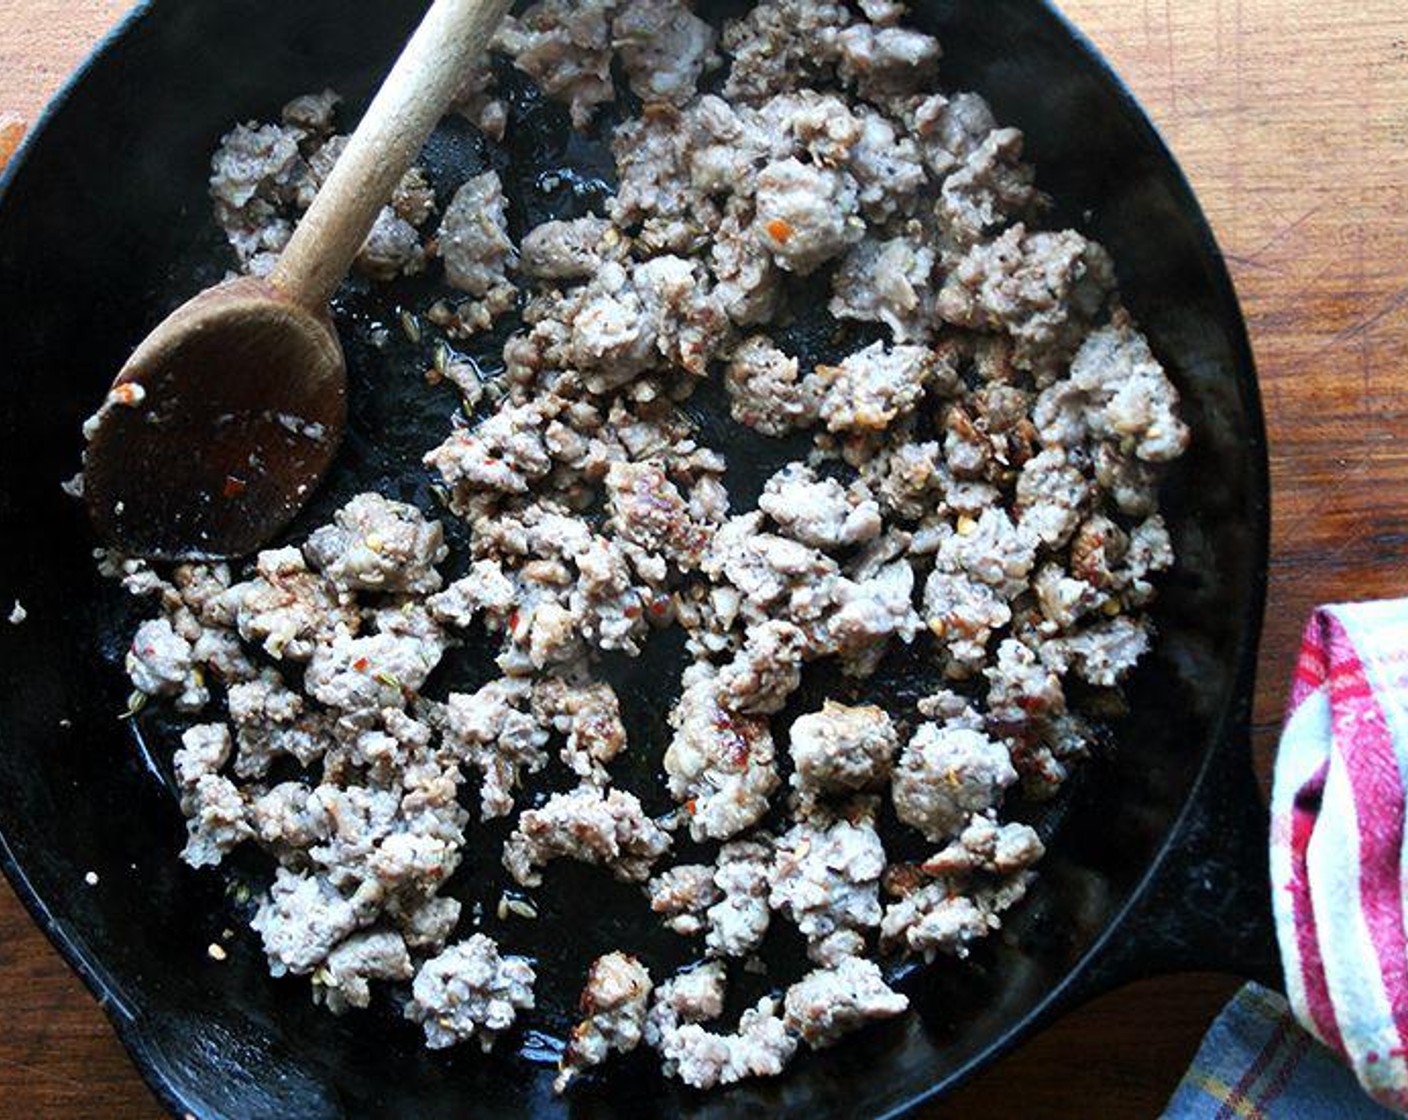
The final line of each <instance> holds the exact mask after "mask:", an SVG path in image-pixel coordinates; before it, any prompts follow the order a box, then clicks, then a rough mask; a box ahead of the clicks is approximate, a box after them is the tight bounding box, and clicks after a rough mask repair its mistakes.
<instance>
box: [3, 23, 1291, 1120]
mask: <svg viewBox="0 0 1408 1120" xmlns="http://www.w3.org/2000/svg"><path fill="white" fill-rule="evenodd" d="M1037 3H1038V5H1039V7H1040V8H1041V10H1042V13H1043V14H1044V16H1045V17H1046V18H1047V19H1050V20H1052V21H1054V22H1055V24H1056V26H1057V30H1059V31H1060V32H1061V33H1062V34H1063V35H1065V36H1066V37H1067V38H1068V39H1069V40H1070V41H1071V43H1072V45H1073V46H1074V47H1075V48H1076V50H1077V52H1078V54H1079V55H1080V57H1081V61H1082V63H1083V64H1084V65H1085V66H1087V67H1089V68H1090V74H1091V77H1092V78H1094V79H1095V80H1096V81H1097V82H1098V83H1099V84H1100V85H1101V86H1102V87H1103V88H1104V90H1105V92H1106V93H1108V94H1109V95H1110V96H1111V97H1113V99H1114V102H1115V104H1116V106H1117V107H1118V109H1119V111H1120V112H1121V114H1122V115H1123V116H1125V118H1126V119H1127V120H1128V121H1129V122H1130V123H1131V124H1132V126H1133V127H1134V129H1135V131H1136V132H1137V134H1138V135H1139V136H1140V138H1141V139H1142V140H1143V141H1144V142H1145V143H1146V144H1147V145H1148V148H1149V153H1150V155H1151V156H1152V157H1153V158H1154V159H1155V160H1156V161H1157V163H1158V164H1159V166H1160V169H1161V177H1162V178H1164V179H1165V181H1166V182H1167V183H1168V185H1169V188H1170V192H1171V195H1172V197H1173V199H1174V201H1175V202H1176V203H1177V204H1178V205H1179V207H1180V208H1181V209H1182V210H1183V211H1184V212H1185V214H1186V215H1187V216H1188V217H1189V218H1190V219H1191V220H1192V225H1193V229H1194V232H1195V234H1196V237H1197V241H1198V243H1199V245H1198V247H1199V250H1200V253H1201V256H1202V257H1203V259H1204V260H1205V261H1206V262H1207V264H1208V279H1209V281H1210V284H1211V289H1212V290H1211V293H1210V294H1211V295H1212V296H1213V298H1214V300H1215V302H1216V304H1217V305H1218V308H1219V311H1220V317H1221V318H1222V319H1223V320H1224V324H1225V327H1226V328H1227V331H1228V340H1229V342H1230V344H1231V349H1232V351H1233V364H1234V366H1235V369H1234V370H1233V373H1234V376H1235V378H1236V382H1237V390H1238V395H1239V396H1240V398H1241V400H1242V404H1243V406H1244V408H1245V410H1246V414H1247V416H1246V419H1247V427H1248V433H1247V434H1248V436H1249V439H1250V445H1249V446H1248V448H1247V466H1248V467H1249V477H1248V479H1247V485H1248V493H1249V496H1250V498H1251V500H1252V503H1253V506H1254V514H1255V516H1254V523H1253V524H1252V525H1250V526H1249V530H1250V532H1251V535H1252V538H1253V541H1254V548H1255V557H1254V560H1255V563H1254V565H1253V566H1252V568H1251V571H1252V573H1253V574H1252V578H1251V585H1250V587H1249V588H1248V590H1249V591H1250V595H1249V598H1248V603H1247V607H1246V610H1245V613H1244V617H1243V618H1242V620H1241V637H1240V641H1239V648H1238V651H1237V654H1236V657H1235V659H1234V669H1235V673H1234V681H1233V687H1232V689H1231V690H1230V693H1229V698H1228V703H1227V704H1226V706H1225V707H1224V709H1223V711H1222V713H1221V715H1220V717H1219V719H1218V720H1217V725H1216V729H1215V731H1214V733H1213V735H1212V736H1211V737H1210V739H1209V740H1208V741H1207V742H1206V743H1205V744H1204V746H1203V752H1202V759H1201V762H1200V764H1199V767H1198V770H1197V773H1196V774H1195V775H1194V777H1193V780H1192V782H1191V784H1190V786H1189V788H1188V792H1187V794H1186V796H1185V797H1184V800H1183V803H1182V806H1181V807H1180V809H1179V811H1178V813H1177V814H1176V816H1175V818H1174V819H1173V820H1172V821H1171V822H1170V825H1169V829H1168V833H1167V835H1166V837H1165V838H1164V841H1163V843H1162V845H1161V846H1160V847H1159V849H1158V851H1157V852H1156V853H1155V855H1154V856H1153V858H1152V859H1151V860H1150V862H1149V865H1148V867H1147V869H1146V870H1145V871H1144V873H1143V874H1142V875H1141V877H1140V878H1139V881H1138V882H1137V883H1136V884H1135V886H1134V887H1133V888H1132V889H1131V890H1130V892H1129V895H1128V897H1127V898H1126V899H1125V901H1124V903H1123V904H1122V905H1121V906H1120V907H1119V908H1118V909H1117V910H1116V911H1115V913H1114V914H1113V915H1112V916H1111V917H1110V919H1109V920H1108V922H1107V923H1106V925H1105V928H1104V929H1103V930H1102V931H1101V932H1100V934H1099V935H1098V936H1097V937H1096V938H1095V939H1094V940H1093V941H1092V942H1091V943H1090V945H1089V946H1087V947H1086V949H1085V951H1084V953H1083V954H1082V956H1081V958H1080V960H1079V961H1077V963H1076V964H1075V965H1074V966H1073V967H1072V968H1071V969H1070V971H1069V972H1067V974H1066V975H1065V976H1064V977H1063V978H1062V980H1061V981H1060V982H1059V983H1058V984H1056V985H1054V986H1053V987H1052V988H1051V989H1050V990H1049V991H1048V992H1047V993H1046V994H1045V995H1044V996H1043V997H1042V998H1041V1000H1040V1001H1039V1002H1038V1003H1037V1004H1036V1006H1034V1007H1033V1008H1031V1009H1030V1010H1029V1011H1028V1012H1027V1014H1025V1015H1023V1016H1022V1017H1021V1018H1019V1019H1018V1020H1017V1021H1016V1022H1014V1023H1013V1024H1012V1025H1011V1026H1010V1027H1009V1028H1008V1029H1007V1030H1006V1031H1004V1032H1003V1033H1002V1034H1001V1035H1000V1036H998V1037H997V1038H996V1039H994V1040H993V1041H992V1042H991V1043H990V1044H989V1045H988V1046H987V1047H986V1048H984V1049H983V1050H982V1051H980V1052H979V1053H977V1054H975V1055H974V1056H973V1057H972V1058H970V1059H969V1061H968V1062H966V1063H965V1064H964V1065H963V1066H962V1067H960V1068H958V1069H956V1070H954V1071H953V1072H952V1073H950V1074H948V1075H947V1076H944V1077H941V1078H939V1079H937V1080H935V1081H934V1082H933V1083H932V1084H931V1085H929V1086H928V1087H927V1088H925V1089H924V1090H923V1091H921V1092H919V1093H916V1094H915V1095H914V1096H912V1097H910V1098H909V1099H908V1100H906V1101H904V1102H902V1103H900V1104H898V1105H896V1106H895V1107H893V1108H891V1109H890V1110H889V1111H887V1112H885V1113H882V1114H880V1116H881V1117H882V1118H883V1120H890V1118H897V1117H901V1116H905V1115H908V1114H910V1113H912V1112H913V1111H914V1110H915V1109H916V1108H918V1107H920V1106H921V1105H923V1104H925V1103H928V1102H930V1101H933V1100H935V1099H936V1098H938V1097H940V1096H942V1095H943V1094H945V1093H947V1092H949V1091H951V1090H953V1089H954V1088H956V1087H957V1086H959V1085H960V1084H962V1083H963V1082H964V1081H966V1080H968V1079H969V1078H971V1077H972V1076H974V1075H975V1074H977V1073H978V1072H979V1071H980V1070H983V1069H986V1068H987V1067H989V1066H991V1065H992V1064H993V1063H994V1062H995V1061H997V1060H998V1059H999V1058H1001V1057H1002V1056H1004V1055H1005V1054H1007V1053H1008V1052H1010V1051H1011V1050H1012V1049H1013V1048H1014V1047H1015V1046H1016V1045H1017V1044H1018V1043H1019V1042H1020V1041H1022V1040H1023V1039H1024V1038H1026V1037H1028V1036H1030V1035H1031V1034H1033V1033H1034V1032H1035V1031H1037V1030H1038V1029H1040V1028H1041V1027H1043V1026H1044V1025H1046V1024H1047V1023H1049V1022H1050V1021H1051V1020H1052V1019H1053V1018H1054V1017H1056V1016H1057V1015H1058V1014H1060V1013H1061V1012H1063V1011H1067V1010H1070V1009H1072V1007H1073V1006H1075V1005H1076V1004H1078V1003H1079V1002H1081V998H1082V990H1083V987H1084V986H1085V985H1086V982H1087V981H1088V980H1089V977H1090V975H1091V974H1092V972H1093V971H1094V969H1095V967H1096V965H1097V964H1098V963H1100V961H1101V960H1102V958H1104V957H1106V956H1107V955H1108V954H1109V949H1110V946H1111V942H1112V941H1113V940H1114V938H1115V937H1116V935H1118V934H1119V933H1120V932H1121V931H1122V930H1123V929H1124V928H1125V927H1126V926H1127V924H1128V923H1129V920H1130V918H1131V916H1132V915H1134V914H1135V913H1137V912H1138V911H1139V910H1140V909H1141V907H1142V906H1144V905H1145V904H1146V903H1147V900H1148V898H1149V896H1150V895H1151V893H1153V889H1154V887H1155V886H1156V884H1157V883H1158V881H1159V878H1160V875H1161V873H1162V872H1163V871H1164V869H1165V868H1166V866H1167V865H1168V864H1169V863H1170V862H1171V857H1172V856H1173V855H1174V854H1175V851H1176V849H1177V848H1178V846H1179V841H1180V839H1181V838H1182V837H1183V835H1184V833H1185V831H1186V826H1187V824H1188V823H1189V822H1190V820H1193V819H1194V818H1196V817H1197V816H1198V815H1199V812H1200V809H1202V807H1203V806H1202V802H1203V800H1204V798H1205V795H1206V792H1207V789H1206V787H1207V785H1208V782H1209V780H1210V776H1211V773H1212V772H1213V771H1214V770H1216V769H1218V768H1219V761H1220V759H1221V756H1223V755H1229V754H1230V755H1240V756H1243V757H1241V758H1240V759H1238V758H1233V760H1232V761H1233V762H1234V763H1235V764H1236V765H1239V766H1244V767H1245V768H1248V769H1249V768H1250V764H1251V759H1250V751H1249V731H1250V720H1251V705H1252V703H1253V701H1254V699H1255V689H1256V670H1257V661H1258V653H1259V648H1260V643H1261V629H1262V623H1263V619H1264V616H1265V609H1266V597H1267V587H1268V581H1269V565H1270V545H1271V499H1272V491H1271V478H1270V461H1269V455H1268V440H1267V431H1266V416H1265V411H1264V408H1263V402H1262V394H1261V388H1260V381H1259V379H1258V375H1257V365H1256V358H1255V354H1254V351H1253V348H1252V343H1251V338H1250V335H1249V332H1248V329H1247V322H1246V316H1245V314H1244V312H1243V310H1242V305H1241V301H1240V299H1239V297H1238V294H1237V290H1236V285H1235V283H1234V281H1233V279H1232V276H1231V273H1230V272H1229V270H1228V268H1227V260H1226V256H1225V255H1224V253H1223V252H1222V248H1221V246H1220V245H1219V243H1218V240H1217V236H1216V234H1215V233H1214V231H1213V229H1212V226H1211V223H1210V222H1209V221H1208V218H1207V214H1206V212H1205V211H1204V210H1203V207H1202V205H1201V203H1200V202H1199V201H1198V197H1197V193H1196V192H1195V191H1194V189H1193V186H1192V183H1191V182H1190V181H1189V179H1188V176H1187V174H1186V172H1185V171H1184V170H1183V167H1182V165H1181V164H1180V162H1179V161H1178V159H1177V157H1176V155H1175V154H1174V152H1173V150H1172V148H1171V146H1170V145H1169V143H1168V141H1167V140H1166V139H1165V137H1164V135H1163V133H1162V132H1161V131H1160V129H1159V128H1158V126H1157V125H1156V124H1155V123H1154V121H1153V119H1152V117H1151V116H1150V115H1149V113H1148V111H1147V110H1145V108H1144V106H1143V105H1142V104H1141V102H1140V101H1139V99H1138V98H1137V97H1136V96H1135V94H1134V91H1133V90H1132V89H1131V88H1130V86H1129V84H1128V83H1127V82H1126V81H1125V80H1124V79H1123V78H1122V77H1121V76H1120V74H1119V73H1118V71H1117V70H1116V69H1115V67H1114V66H1113V64H1112V63H1111V62H1110V60H1109V59H1108V58H1107V57H1106V56H1105V54H1104V53H1103V52H1102V51H1101V50H1100V48H1099V47H1097V46H1096V45H1095V43H1094V42H1093V41H1092V40H1091V39H1090V37H1089V36H1088V35H1086V33H1085V32H1084V31H1082V30H1081V29H1080V27H1078V26H1077V25H1076V24H1075V22H1074V21H1073V20H1072V19H1071V18H1070V17H1069V16H1067V15H1066V14H1065V12H1064V11H1062V10H1061V8H1060V7H1058V6H1057V4H1056V3H1055V2H1054V0H1037ZM157 7H158V3H157V0H137V2H136V3H134V5H133V6H132V7H131V8H130V9H129V10H128V11H127V12H126V13H125V14H124V15H123V16H122V17H121V18H120V19H119V21H118V22H117V23H116V24H115V25H114V26H113V27H112V28H111V29H110V30H109V31H108V32H107V33H106V34H104V35H103V37H102V38H101V39H100V40H99V41H98V42H97V44H96V45H95V46H94V47H93V49H92V50H91V51H90V52H89V54H88V55H87V56H86V57H85V58H84V60H83V61H82V62H81V63H80V64H79V66H78V67H77V68H76V69H75V70H74V71H73V73H72V74H70V75H69V77H68V78H67V79H66V80H65V81H64V83H63V85H62V86H61V87H60V88H59V90H58V92H57V93H56V94H55V95H54V97H53V98H52V99H51V100H50V101H49V103H48V104H47V105H46V106H45V108H44V110H43V111H42V112H41V113H40V115H39V116H38V118H36V120H35V122H34V124H33V125H32V126H31V128H30V130H29V132H28V133H27V134H26V136H25V137H24V140H23V141H22V142H21V144H20V146H19V148H18V149H17V150H16V151H15V153H14V155H13V156H12V157H11V159H10V161H9V164H8V165H7V166H6V168H5V170H4V172H3V173H0V208H3V207H4V205H5V203H6V200H7V198H8V196H9V193H10V187H11V185H12V183H13V182H14V180H15V178H16V177H17V175H18V174H19V172H20V171H21V170H22V168H23V167H24V165H25V164H26V162H27V161H28V159H29V158H30V155H31V152H32V151H33V149H35V148H36V147H38V145H39V144H41V143H42V142H43V141H44V139H45V134H46V133H47V132H48V130H49V127H50V125H51V124H52V122H53V121H54V119H55V118H57V117H58V116H59V115H60V114H61V113H62V112H63V111H64V109H65V108H66V107H67V105H68V103H69V101H70V100H71V99H72V97H73V94H74V93H75V92H76V91H77V90H78V89H79V88H80V87H81V86H82V85H83V83H84V81H85V80H86V79H87V77H88V76H89V74H90V73H91V72H92V71H93V69H94V68H95V67H96V66H97V65H99V64H100V63H101V62H103V61H105V60H106V59H107V58H108V57H109V56H110V55H112V54H114V53H115V52H116V51H117V50H119V49H120V48H121V47H122V46H123V45H124V43H125V41H126V40H127V39H128V38H129V37H130V36H131V35H132V34H133V32H135V31H136V29H137V27H138V26H139V25H140V24H142V23H143V22H144V21H145V20H146V19H147V17H148V16H150V15H152V14H153V13H154V10H155V9H156V8H157ZM0 871H3V872H4V875H5V878H6V879H7V880H8V881H9V883H10V886H11V887H12V889H13V890H14V892H15V894H16V896H17V897H18V898H19V900H20V902H21V903H22V904H23V905H24V907H25V910H26V911H27V912H28V913H29V916H30V918H31V919H32V920H33V921H34V923H35V925H36V926H37V927H38V928H39V929H40V930H41V931H42V932H43V934H44V935H45V937H46V938H47V939H48V940H49V943H50V944H51V945H52V946H53V947H54V949H55V950H56V951H57V952H58V953H59V955H60V957H62V958H63V960H64V962H65V964H67V965H68V967H69V968H70V969H71V970H72V971H73V972H74V973H75V974H76V975H77V976H78V977H79V979H80V980H82V981H83V984H84V986H85V987H86V988H87V989H88V990H89V992H90V993H91V994H92V995H93V997H94V998H95V999H96V1001H97V1003H98V1005H99V1007H101V1008H102V1010H103V1013H104V1015H105V1016H106V1017H107V1019H108V1021H109V1023H110V1024H111V1025H112V1028H113V1030H114V1033H115V1034H116V1035H117V1037H118V1040H119V1041H120V1042H121V1044H122V1046H123V1049H124V1050H125V1051H126V1052H127V1055H128V1057H129V1059H130V1060H131V1062H132V1064H133V1066H134V1067H135V1068H136V1069H137V1072H138V1073H139V1074H140V1075H141V1077H142V1079H143V1081H145V1082H146V1084H147V1086H148V1088H149V1089H151V1091H152V1093H153V1094H154V1095H155V1096H156V1097H157V1099H158V1100H159V1101H160V1103H161V1104H162V1106H163V1107H164V1108H166V1109H167V1110H168V1111H169V1112H170V1113H171V1114H173V1115H176V1116H181V1115H186V1116H190V1115H194V1112H193V1111H192V1106H191V1105H190V1103H189V1102H188V1101H187V1100H186V1099H185V1098H184V1097H183V1096H182V1095H181V1093H180V1092H179V1090H178V1089H177V1088H176V1085H175V1083H174V1082H173V1081H172V1080H171V1079H170V1077H169V1076H168V1074H167V1060H166V1059H165V1058H164V1057H163V1056H162V1055H161V1054H160V1053H159V1050H158V1048H157V1047H155V1046H153V1045H152V1044H151V1042H150V1040H149V1039H147V1038H146V1037H145V1036H144V1033H143V1030H142V1019H143V1017H144V1016H145V1015H146V1014H148V1012H147V1011H146V1010H145V1009H144V1008H140V1007H133V1006H129V1005H128V1003H127V1002H126V1001H125V1000H123V999H122V998H120V997H119V995H118V993H117V991H116V990H115V988H114V987H113V986H112V985H110V984H109V983H108V981H107V980H106V979H105V977H104V972H105V969H104V968H103V966H102V962H101V961H100V960H98V959H97V957H96V956H95V955H93V954H92V953H90V952H89V951H88V949H87V948H86V946H85V945H84V944H83V943H82V942H81V941H80V940H78V939H76V938H75V937H73V936H72V935H71V934H70V932H69V930H68V928H67V927H68V923H67V922H66V921H65V920H64V919H63V918H62V917H61V916H59V915H57V914H55V913H54V911H53V910H51V909H50V907H49V905H48V903H47V902H46V901H45V899H44V898H43V897H42V896H41V894H40V893H39V891H38V890H37V889H36V888H35V886H34V885H33V884H32V883H31V882H30V879H29V876H28V875H27V874H26V872H25V870H24V867H23V866H22V864H21V862H20V860H19V858H18V857H17V856H16V854H15V851H14V849H13V847H12V846H11V843H10V839H9V836H8V835H7V829H6V826H5V822H4V821H0ZM1174 916H1176V915H1171V916H1170V917H1174ZM1084 994H1086V995H1089V994H1093V993H1088V992H1087V993H1084Z"/></svg>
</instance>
